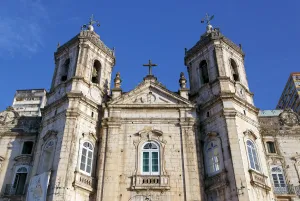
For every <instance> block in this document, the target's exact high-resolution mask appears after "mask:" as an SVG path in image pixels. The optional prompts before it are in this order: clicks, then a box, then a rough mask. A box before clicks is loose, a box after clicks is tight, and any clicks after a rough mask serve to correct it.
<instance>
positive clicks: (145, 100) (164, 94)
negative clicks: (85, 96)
mask: <svg viewBox="0 0 300 201" xmlns="http://www.w3.org/2000/svg"><path fill="white" fill-rule="evenodd" d="M108 104H109V105H135V106H139V105H144V106H146V105H149V106H151V105H157V106H159V105H161V106H163V105H165V106H167V105H174V106H175V105H178V106H179V105H182V106H183V105H185V106H191V107H192V106H193V104H192V103H191V102H190V101H189V100H187V99H185V98H183V97H181V96H180V95H178V94H177V93H175V92H171V91H169V90H168V89H166V88H165V87H164V86H163V85H161V84H160V83H158V82H157V81H155V82H153V81H151V82H150V81H148V82H147V81H144V82H143V83H141V84H140V85H139V86H137V87H136V88H135V89H133V90H132V91H129V92H127V93H124V94H122V95H121V96H119V97H118V98H116V99H113V100H112V101H110V102H109V103H108Z"/></svg>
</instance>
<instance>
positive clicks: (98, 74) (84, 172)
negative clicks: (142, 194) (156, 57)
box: [32, 16, 115, 201]
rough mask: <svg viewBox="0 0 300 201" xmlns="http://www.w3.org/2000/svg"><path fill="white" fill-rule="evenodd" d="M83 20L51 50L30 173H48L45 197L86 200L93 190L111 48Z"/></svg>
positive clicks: (111, 58) (92, 193) (109, 72)
mask: <svg viewBox="0 0 300 201" xmlns="http://www.w3.org/2000/svg"><path fill="white" fill-rule="evenodd" d="M94 25H97V26H100V24H99V22H98V21H96V20H94V18H93V16H92V17H91V18H90V21H89V22H88V24H86V25H83V26H82V27H81V31H80V33H79V34H77V35H76V36H75V37H73V38H72V39H71V40H69V41H68V42H66V43H65V44H63V45H62V46H58V48H57V51H56V52H55V53H54V59H55V70H54V75H53V79H52V84H51V89H50V92H49V93H48V94H47V104H46V107H45V109H44V111H43V121H42V128H41V132H40V135H39V139H38V146H37V147H38V148H37V154H36V156H35V159H34V165H33V169H32V176H36V175H40V174H43V173H45V172H46V173H49V175H50V176H49V186H48V190H47V200H49V201H50V200H66V201H68V200H84V201H86V200H90V199H92V198H93V195H94V192H95V191H96V183H95V181H96V179H95V178H96V166H97V151H98V150H97V148H98V146H97V145H98V140H99V137H98V136H99V133H98V131H99V130H100V129H99V121H100V120H101V116H102V112H101V104H102V103H103V102H104V101H105V99H106V95H107V93H108V92H109V90H110V82H111V72H112V69H113V67H114V65H115V55H114V51H113V50H111V49H110V48H108V47H107V46H106V45H105V44H104V43H103V42H102V40H100V36H99V35H98V34H97V33H96V32H95V31H94Z"/></svg>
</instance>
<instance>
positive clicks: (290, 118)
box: [279, 109, 299, 126]
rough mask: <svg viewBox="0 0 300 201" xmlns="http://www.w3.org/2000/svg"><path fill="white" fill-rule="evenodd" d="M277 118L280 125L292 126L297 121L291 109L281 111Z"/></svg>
mask: <svg viewBox="0 0 300 201" xmlns="http://www.w3.org/2000/svg"><path fill="white" fill-rule="evenodd" d="M279 118H280V123H281V125H287V126H294V125H296V124H298V123H299V119H298V116H297V115H296V114H295V113H294V112H293V110H291V109H288V110H285V111H284V112H282V113H281V114H280V115H279Z"/></svg>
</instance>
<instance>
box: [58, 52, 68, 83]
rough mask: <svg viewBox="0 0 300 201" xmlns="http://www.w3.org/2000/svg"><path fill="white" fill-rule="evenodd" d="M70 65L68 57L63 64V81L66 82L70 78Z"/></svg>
mask: <svg viewBox="0 0 300 201" xmlns="http://www.w3.org/2000/svg"><path fill="white" fill-rule="evenodd" d="M69 67H70V58H68V59H66V61H65V63H64V64H63V66H62V69H61V71H62V73H61V79H60V80H61V81H62V82H64V81H66V80H67V79H68V73H69Z"/></svg>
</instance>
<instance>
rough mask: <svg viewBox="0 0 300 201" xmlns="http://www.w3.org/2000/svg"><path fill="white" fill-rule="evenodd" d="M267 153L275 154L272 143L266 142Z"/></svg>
mask: <svg viewBox="0 0 300 201" xmlns="http://www.w3.org/2000/svg"><path fill="white" fill-rule="evenodd" d="M267 148H268V153H271V154H274V153H276V149H275V144H274V142H270V141H269V142H267Z"/></svg>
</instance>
